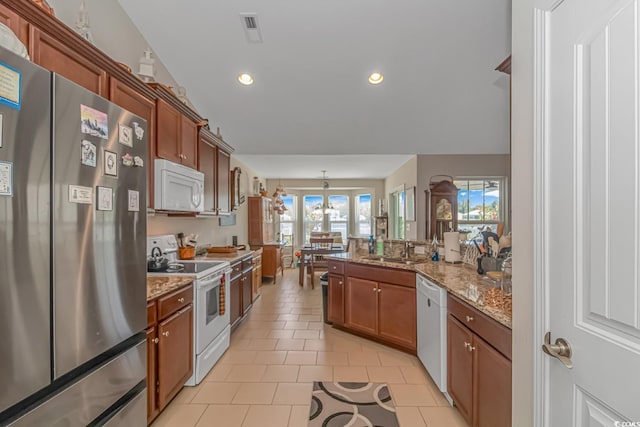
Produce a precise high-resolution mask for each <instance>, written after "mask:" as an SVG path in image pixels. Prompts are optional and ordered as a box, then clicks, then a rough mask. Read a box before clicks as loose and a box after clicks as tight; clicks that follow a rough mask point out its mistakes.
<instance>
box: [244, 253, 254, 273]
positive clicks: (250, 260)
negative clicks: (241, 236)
mask: <svg viewBox="0 0 640 427" xmlns="http://www.w3.org/2000/svg"><path fill="white" fill-rule="evenodd" d="M241 265H242V271H243V272H245V271H248V270H251V269H252V268H253V256H250V257H248V258H242V263H241Z"/></svg>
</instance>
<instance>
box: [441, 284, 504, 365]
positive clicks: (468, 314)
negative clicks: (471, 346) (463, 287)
mask: <svg viewBox="0 0 640 427" xmlns="http://www.w3.org/2000/svg"><path fill="white" fill-rule="evenodd" d="M447 305H448V311H449V314H451V315H452V316H454V317H455V318H456V319H458V320H459V321H460V322H461V323H462V324H463V325H465V326H466V327H467V328H469V329H471V330H472V331H473V332H475V333H476V334H477V335H479V336H480V337H481V338H482V339H484V340H485V341H486V342H488V343H489V344H490V345H492V346H493V347H494V348H495V349H496V350H498V351H499V352H500V353H502V354H503V355H504V356H506V357H507V358H508V359H509V360H511V330H510V329H509V328H507V327H506V326H504V325H501V324H500V323H498V322H496V321H495V320H493V319H491V318H490V317H489V316H487V315H486V314H484V313H481V312H480V311H478V310H476V309H475V308H473V307H471V306H470V305H469V304H467V303H465V302H462V301H460V300H459V299H458V298H455V297H452V296H451V295H449V296H448V297H447Z"/></svg>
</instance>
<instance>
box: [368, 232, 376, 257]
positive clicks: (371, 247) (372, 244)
mask: <svg viewBox="0 0 640 427" xmlns="http://www.w3.org/2000/svg"><path fill="white" fill-rule="evenodd" d="M374 249H375V246H374V243H373V234H372V235H370V236H369V254H373V252H374Z"/></svg>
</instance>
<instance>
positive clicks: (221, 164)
mask: <svg viewBox="0 0 640 427" xmlns="http://www.w3.org/2000/svg"><path fill="white" fill-rule="evenodd" d="M230 172H231V155H230V154H229V153H227V152H226V151H224V150H221V149H219V150H218V213H229V212H231V185H230V184H231V183H230V179H229V176H230Z"/></svg>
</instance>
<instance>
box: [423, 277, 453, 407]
mask: <svg viewBox="0 0 640 427" xmlns="http://www.w3.org/2000/svg"><path fill="white" fill-rule="evenodd" d="M416 289H417V291H418V292H417V298H416V301H417V305H418V306H417V313H418V358H420V361H421V362H422V364H423V365H424V367H425V368H426V369H427V371H428V372H429V375H431V378H432V379H433V381H434V382H435V383H436V385H437V386H438V388H439V389H440V391H442V393H443V394H444V395H445V397H446V398H447V400H448V401H449V403H451V402H452V400H451V397H450V396H449V393H447V290H446V289H444V288H441V287H440V286H438V285H435V284H433V283H431V282H430V281H428V280H427V279H425V278H424V277H422V276H421V275H419V274H417V275H416Z"/></svg>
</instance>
